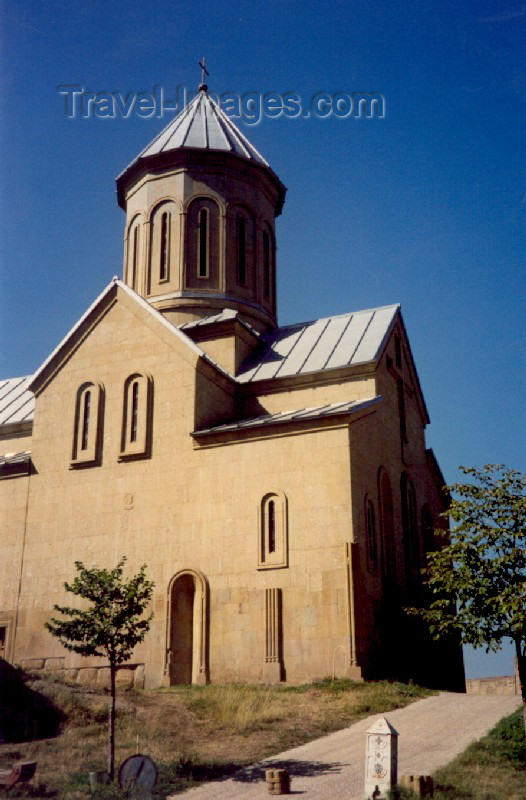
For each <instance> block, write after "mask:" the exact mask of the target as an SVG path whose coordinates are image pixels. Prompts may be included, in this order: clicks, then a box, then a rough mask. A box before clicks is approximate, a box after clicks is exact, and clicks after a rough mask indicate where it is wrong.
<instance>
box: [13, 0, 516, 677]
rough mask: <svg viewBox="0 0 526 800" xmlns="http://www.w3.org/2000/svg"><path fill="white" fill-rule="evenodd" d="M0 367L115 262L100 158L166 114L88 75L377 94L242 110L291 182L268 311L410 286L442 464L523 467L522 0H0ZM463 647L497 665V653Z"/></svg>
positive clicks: (45, 332)
mask: <svg viewBox="0 0 526 800" xmlns="http://www.w3.org/2000/svg"><path fill="white" fill-rule="evenodd" d="M0 26H1V28H0V37H1V41H0V50H1V55H0V58H1V78H0V81H1V83H0V86H1V91H0V103H1V106H0V113H1V119H2V124H1V131H0V137H1V138H0V170H1V172H0V187H1V188H0V204H1V205H0V237H1V254H2V255H1V259H2V260H1V271H0V279H1V290H0V318H1V325H2V327H1V342H2V346H1V348H0V375H1V376H2V377H13V376H17V375H27V374H30V373H32V372H33V371H34V370H35V369H36V368H37V367H38V366H39V364H41V363H42V361H43V360H44V359H45V358H46V357H47V356H48V354H49V353H50V352H51V350H52V349H53V348H54V347H55V346H56V345H57V344H58V342H59V341H60V340H61V339H62V337H63V336H64V335H65V334H66V333H67V331H68V330H69V329H70V328H71V327H72V325H73V324H74V323H75V322H76V320H77V319H78V318H79V316H80V315H81V314H82V313H83V312H84V311H85V309H86V308H87V307H88V306H89V305H90V304H91V302H92V301H93V300H94V299H95V297H96V296H97V295H98V294H99V293H100V292H101V291H102V289H103V288H104V287H105V286H106V285H107V284H108V283H109V281H110V280H111V278H112V276H113V275H115V274H117V275H119V276H120V275H121V274H122V238H123V228H124V214H123V212H122V211H121V210H120V209H119V208H118V207H117V204H116V198H115V185H114V178H115V177H116V175H117V174H118V173H119V172H120V171H121V170H122V169H123V168H124V167H125V166H126V165H127V164H128V163H129V162H130V161H131V160H132V159H133V158H134V157H135V156H136V155H137V153H138V152H139V151H140V150H141V149H142V148H143V147H144V146H145V145H146V144H147V143H148V142H149V141H150V140H151V139H152V138H153V137H154V136H155V135H156V134H157V133H158V132H159V130H161V128H162V127H164V126H165V125H166V124H167V123H168V122H169V120H170V118H171V115H170V114H169V113H168V114H165V116H164V117H163V118H159V117H156V116H154V117H153V118H149V119H145V118H141V117H139V116H138V115H137V114H135V113H132V114H130V115H129V116H128V117H127V118H123V117H121V116H118V117H117V118H111V117H102V116H101V115H99V116H97V115H95V114H93V113H92V114H91V116H89V117H88V118H87V117H82V116H80V115H77V116H75V117H73V118H68V117H67V116H66V112H65V97H64V96H62V95H61V94H59V91H58V90H57V87H58V86H61V85H65V84H75V85H79V86H81V87H83V88H84V90H85V91H86V92H94V93H100V92H115V93H120V94H121V95H123V96H125V95H127V94H128V93H129V92H132V93H137V92H141V91H143V92H152V91H153V90H154V87H155V86H159V87H163V89H164V91H165V97H168V98H170V99H172V98H173V97H174V96H175V93H176V87H177V86H184V87H186V88H187V89H188V90H195V89H196V88H197V84H198V83H199V79H200V70H199V68H198V66H197V61H198V59H199V58H201V57H202V56H203V55H206V59H207V66H208V68H209V71H210V78H209V79H208V84H209V87H210V91H211V92H216V93H217V94H222V93H223V92H227V91H231V92H237V93H239V94H244V93H246V92H258V93H262V94H264V93H266V92H270V91H275V92H279V93H280V94H284V93H285V92H295V93H296V94H298V95H299V96H300V97H301V99H302V102H303V104H304V106H305V107H308V106H309V103H310V100H311V98H312V96H313V95H315V94H316V93H318V92H327V93H328V94H329V95H334V94H335V93H337V92H344V93H347V94H352V93H353V92H360V91H363V92H379V93H381V94H382V95H383V97H384V98H385V116H384V117H383V118H381V119H380V118H377V117H372V118H370V119H367V118H360V119H358V118H355V117H354V116H352V115H351V116H348V117H345V118H339V117H337V116H334V115H333V116H328V117H325V118H323V119H320V118H316V117H314V116H313V115H312V114H311V115H310V116H309V117H304V116H301V117H300V118H294V119H292V118H287V117H285V116H282V117H280V118H274V119H268V118H266V119H262V120H261V122H260V123H259V124H257V125H250V126H249V125H246V124H244V122H242V121H241V122H240V123H239V125H240V127H241V128H242V130H243V131H244V132H245V134H246V135H247V136H248V137H249V139H250V140H251V141H252V143H253V144H254V145H255V146H256V147H257V148H258V149H259V150H260V152H261V153H262V154H263V155H264V156H265V158H266V159H267V160H268V161H269V162H270V164H271V166H272V167H273V169H274V171H275V172H276V173H277V174H278V175H279V176H280V178H281V179H282V181H283V182H284V183H285V185H286V186H287V187H288V194H287V199H286V203H285V208H284V211H283V215H282V216H281V217H280V218H279V220H278V228H277V236H278V269H279V281H278V290H279V318H280V322H281V323H282V324H285V323H289V322H299V321H302V320H308V319H314V318H317V317H320V316H327V315H331V314H339V313H344V312H347V311H351V310H357V309H361V308H370V307H374V306H380V305H386V304H391V303H394V302H399V303H401V304H402V312H403V316H404V319H405V323H406V327H407V329H408V333H409V337H410V340H411V345H412V349H413V355H414V357H415V361H416V365H417V369H418V371H419V376H420V380H421V383H422V387H423V390H424V394H425V397H426V401H427V404H428V409H429V413H430V416H431V421H432V424H431V426H430V427H429V428H428V432H427V435H428V443H429V445H430V446H431V447H433V449H434V451H435V453H436V455H437V457H438V460H439V462H440V464H441V466H442V468H443V472H444V475H445V478H446V480H447V481H448V482H452V481H454V480H457V479H458V478H459V474H458V472H457V467H458V465H460V464H468V465H482V464H484V463H488V462H502V463H506V464H508V465H509V466H511V467H515V468H517V469H521V470H523V471H526V463H525V461H526V457H525V456H526V446H525V445H526V441H525V439H526V437H525V425H524V420H525V415H524V396H525V389H526V387H525V383H524V362H523V351H524V316H525V300H526V290H525V255H526V226H525V222H526V165H525V160H524V152H525V148H524V142H525V132H526V60H525V59H524V41H525V35H526V2H520V0H510V2H509V3H507V2H506V0H495V1H493V0H465V1H464V2H460V3H459V2H458V0H456V1H455V2H452V0H441V2H438V3H437V2H431V0H405V1H404V2H403V3H401V2H388V0H383V2H382V0H353V1H352V2H349V0H345V1H343V2H342V1H339V0H335V1H334V0H333V2H331V3H328V2H320V1H319V0H315V2H305V1H303V2H299V1H298V0H282V1H281V2H277V1H276V0H265V2H262V1H261V0H229V2H227V3H225V2H224V0H221V2H218V0H208V2H199V3H197V2H188V1H186V2H185V1H184V0H182V1H181V2H178V3H177V2H173V0H171V2H165V1H164V0H151V1H150V2H148V3H144V2H132V1H131V0H128V2H122V0H117V1H116V2H110V3H109V2H107V0H104V1H103V0H84V2H82V3H81V2H70V0H68V2H60V1H59V0H45V1H44V0H42V2H40V1H39V0H25V1H24V2H23V3H19V2H16V0H4V2H3V3H2V10H1V21H0ZM480 654H481V651H478V652H477V654H475V656H472V654H470V653H468V654H467V659H466V664H467V671H468V674H471V675H474V676H475V675H480V674H498V673H500V674H506V673H509V672H511V669H512V664H511V656H510V651H509V650H507V651H506V652H505V653H503V654H501V655H500V656H498V657H496V659H489V658H486V657H484V656H481V655H480Z"/></svg>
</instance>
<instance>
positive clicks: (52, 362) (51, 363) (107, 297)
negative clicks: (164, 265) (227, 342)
mask: <svg viewBox="0 0 526 800" xmlns="http://www.w3.org/2000/svg"><path fill="white" fill-rule="evenodd" d="M117 289H120V290H121V291H122V292H123V293H124V294H126V295H127V296H128V297H130V298H131V299H132V300H133V301H134V302H135V303H137V304H138V305H139V306H140V307H141V308H142V309H143V310H144V311H145V312H146V313H147V314H149V315H150V316H152V317H153V318H154V319H155V320H156V321H157V322H158V323H159V324H160V325H162V326H163V327H164V328H165V329H166V330H167V331H169V332H170V334H171V335H172V336H174V338H176V339H179V341H181V342H183V343H184V345H185V346H186V347H187V348H189V350H191V351H193V353H194V354H195V355H196V356H198V357H199V358H201V359H203V361H206V362H207V363H209V364H210V365H211V366H212V367H214V369H216V370H217V371H218V372H220V373H221V374H222V375H223V376H224V377H226V378H228V379H229V380H230V381H232V380H233V378H232V376H231V375H230V374H229V373H228V372H227V371H226V370H225V369H223V367H221V366H220V365H219V364H218V363H217V362H216V361H214V360H213V359H212V358H210V356H209V355H208V354H207V353H205V351H204V350H202V349H201V348H200V347H199V346H198V345H196V344H195V343H194V342H193V341H192V340H191V339H190V338H189V337H188V336H186V334H184V333H183V332H182V331H180V330H179V328H177V327H176V326H175V325H172V323H171V322H169V321H168V320H167V319H166V317H165V316H163V314H161V313H160V312H159V311H157V310H156V309H155V308H154V307H153V306H152V305H150V303H148V302H147V301H146V300H145V299H144V298H143V297H141V296H140V295H138V294H137V293H136V292H134V291H133V289H130V287H129V286H126V284H125V283H123V282H122V281H120V280H119V279H118V278H116V277H115V278H113V280H112V282H111V283H110V284H109V285H108V286H107V287H106V288H105V289H104V291H103V292H101V294H100V295H99V296H98V297H97V299H96V300H95V301H94V302H93V303H92V304H91V306H90V307H89V308H88V310H87V311H86V312H85V313H84V314H83V315H82V317H81V318H80V319H79V321H78V322H77V323H76V324H75V325H74V326H73V327H72V328H71V330H70V331H69V332H68V333H67V334H66V336H65V337H64V338H63V339H62V341H61V342H60V344H58V345H57V347H56V348H55V349H54V350H53V352H52V353H51V355H50V356H48V358H47V359H46V360H45V361H44V363H43V364H42V365H41V366H40V367H39V368H38V369H37V371H36V372H35V374H34V375H33V376H32V378H31V379H30V382H29V388H30V389H31V391H38V389H39V388H40V387H41V386H42V385H43V384H44V382H45V380H46V378H45V375H46V373H47V371H48V370H49V369H51V370H53V369H55V368H58V367H59V366H60V365H61V364H62V363H63V361H64V360H65V359H66V358H67V357H68V353H69V352H70V351H71V349H72V348H73V347H74V341H75V335H76V334H77V333H78V332H80V331H81V330H83V329H84V327H85V326H86V325H89V323H90V320H91V319H96V318H97V313H98V311H99V310H100V309H102V308H103V307H104V304H105V303H107V302H108V301H111V299H112V295H114V294H115V292H116V290H117Z"/></svg>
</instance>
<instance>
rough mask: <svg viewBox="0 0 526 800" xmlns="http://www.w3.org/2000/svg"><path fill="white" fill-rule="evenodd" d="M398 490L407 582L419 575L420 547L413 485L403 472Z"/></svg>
mask: <svg viewBox="0 0 526 800" xmlns="http://www.w3.org/2000/svg"><path fill="white" fill-rule="evenodd" d="M400 490H401V501H402V528H403V532H404V556H405V570H406V578H407V580H408V582H412V581H414V579H415V578H416V577H419V576H420V548H419V544H418V520H417V511H416V494H415V487H414V486H413V483H412V481H411V480H410V479H409V477H408V475H407V474H406V473H405V472H404V473H403V475H402V479H401V481H400Z"/></svg>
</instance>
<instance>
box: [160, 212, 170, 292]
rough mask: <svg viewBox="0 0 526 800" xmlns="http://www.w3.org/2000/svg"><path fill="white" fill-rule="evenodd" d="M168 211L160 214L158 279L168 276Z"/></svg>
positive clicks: (163, 279) (164, 278)
mask: <svg viewBox="0 0 526 800" xmlns="http://www.w3.org/2000/svg"><path fill="white" fill-rule="evenodd" d="M168 220H169V217H168V213H167V212H166V211H165V212H164V213H163V215H162V216H161V242H160V244H161V246H160V261H159V280H160V281H165V280H166V279H167V277H168V253H169V250H168Z"/></svg>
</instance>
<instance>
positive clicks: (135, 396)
mask: <svg viewBox="0 0 526 800" xmlns="http://www.w3.org/2000/svg"><path fill="white" fill-rule="evenodd" d="M138 415H139V382H138V381H134V383H133V386H132V398H131V420H130V422H131V425H130V442H136V441H137V420H138Z"/></svg>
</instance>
